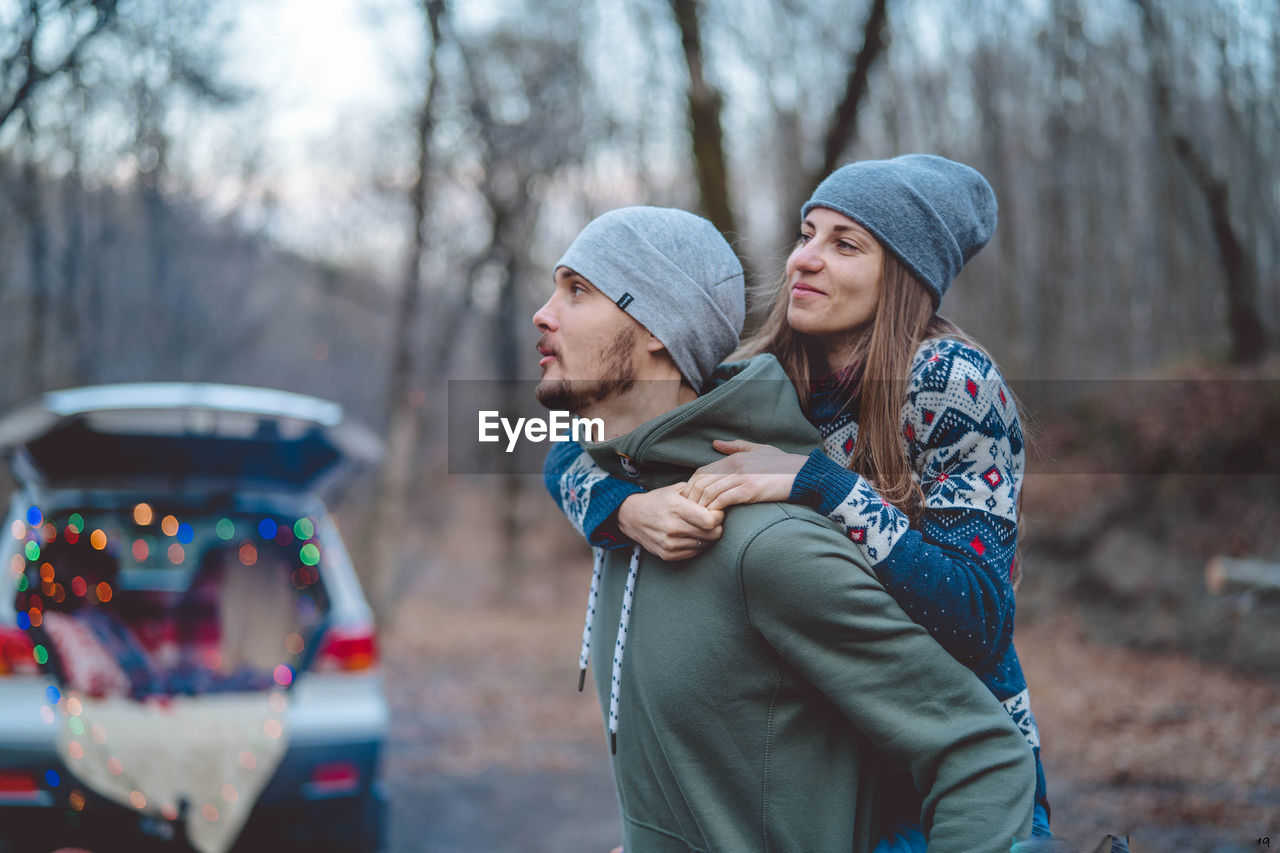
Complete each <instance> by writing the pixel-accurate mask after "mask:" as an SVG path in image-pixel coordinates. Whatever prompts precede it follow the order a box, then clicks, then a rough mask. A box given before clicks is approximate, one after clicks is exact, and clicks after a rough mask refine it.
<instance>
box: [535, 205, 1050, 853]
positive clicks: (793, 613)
mask: <svg viewBox="0 0 1280 853" xmlns="http://www.w3.org/2000/svg"><path fill="white" fill-rule="evenodd" d="M743 307H744V306H743V277H742V268H741V266H740V265H739V263H738V261H737V259H736V258H735V257H734V254H733V252H732V250H731V249H730V248H729V246H728V244H727V243H726V242H725V241H724V239H723V237H721V235H720V234H719V233H718V232H717V231H716V230H715V228H714V227H713V226H712V225H711V224H710V223H709V222H707V221H706V220H703V219H701V218H700V217H697V216H694V215H692V214H689V213H685V212H682V211H677V210H667V209H660V208H624V209H622V210H616V211H613V212H611V213H608V214H605V215H604V216H602V217H600V218H598V219H596V220H595V221H593V222H592V223H590V224H589V225H588V226H587V227H586V229H584V230H583V232H582V233H581V234H580V235H579V236H578V238H577V239H576V240H575V241H574V242H573V244H572V245H571V246H570V247H569V250H568V251H567V252H566V253H565V255H564V257H563V258H561V260H560V262H559V263H558V264H557V266H556V270H555V291H554V293H553V294H552V296H551V298H550V299H549V300H548V301H547V303H546V304H545V305H543V306H542V308H540V309H539V310H538V312H537V313H536V314H535V315H534V317H533V320H534V324H535V325H536V326H537V328H538V329H539V331H540V332H541V337H540V339H539V341H538V351H539V353H540V355H541V361H540V365H541V368H542V382H541V383H540V384H539V386H538V390H537V396H538V399H539V401H540V402H541V403H543V404H544V405H546V406H548V407H549V408H567V409H569V410H570V411H572V412H574V413H575V414H577V415H579V416H582V417H592V418H601V419H602V420H603V421H604V425H605V441H603V442H602V443H599V444H595V445H591V446H589V447H588V448H587V449H588V451H589V452H590V454H591V456H592V457H593V458H594V460H595V461H596V463H597V464H598V465H599V466H600V467H601V468H603V469H604V470H606V471H607V472H609V473H610V474H614V475H616V476H625V477H629V478H630V479H632V480H633V481H636V482H638V483H639V484H640V485H641V486H642V487H643V488H645V489H655V488H663V487H668V486H670V485H672V484H674V483H678V482H680V481H682V480H684V479H685V478H687V477H688V475H689V474H690V473H691V472H692V471H693V470H694V469H696V468H697V467H699V466H700V465H702V464H705V463H708V462H710V461H712V460H713V459H715V458H718V456H719V454H717V453H716V452H715V451H714V450H713V449H712V446H711V442H712V439H714V438H740V439H746V440H750V441H754V442H760V443H765V444H772V445H774V446H777V447H780V448H781V449H783V450H785V451H789V452H793V453H807V452H808V451H809V450H810V449H812V448H814V447H817V446H818V444H819V436H818V433H817V432H816V430H815V429H814V428H813V427H812V426H811V425H810V424H809V423H808V421H807V420H805V418H804V416H803V414H802V413H801V411H800V407H799V404H798V403H797V401H796V396H795V393H794V389H793V387H792V386H791V384H790V382H789V381H788V380H787V378H786V377H785V375H783V373H782V371H781V368H780V367H779V366H778V364H777V362H776V360H774V359H773V357H772V356H760V357H757V358H754V359H752V360H750V361H748V362H743V363H741V364H738V365H735V366H732V367H731V368H728V369H727V370H725V371H724V375H721V374H719V373H718V374H717V376H716V381H712V382H711V383H710V386H711V387H709V388H704V386H706V385H708V380H709V379H710V378H711V375H712V373H713V371H715V370H716V365H717V364H718V363H719V362H720V361H721V360H722V359H723V358H725V357H726V356H727V355H728V354H729V352H730V351H732V349H733V348H734V346H735V344H736V342H737V337H738V334H739V332H740V331H741V326H742V319H743V313H744V311H743ZM721 380H722V381H721ZM717 383H718V384H717ZM699 392H702V393H701V396H699ZM562 482H570V483H571V482H572V478H565V479H564V480H563V481H562ZM578 485H579V487H580V486H582V485H589V484H582V483H580V484H578ZM570 488H573V486H570ZM570 503H571V500H568V501H566V505H569V504H570ZM642 568H643V574H644V577H643V580H641V578H640V574H641V569H642ZM612 629H616V630H617V638H616V641H615V644H614V653H613V655H612V656H608V655H600V654H597V655H596V656H595V661H594V663H593V670H594V676H595V682H596V687H597V690H598V692H599V696H600V702H601V705H602V707H604V708H607V709H608V713H607V722H608V727H609V731H610V740H611V745H612V747H613V750H614V776H615V779H616V781H617V785H618V794H619V800H620V803H621V809H622V816H623V842H624V847H625V849H626V851H627V853H649V851H655V853H666V851H673V853H674V851H679V853H685V851H693V850H717V851H732V853H738V851H751V850H777V851H802V853H822V851H828V850H830V851H849V850H853V851H869V850H871V848H872V846H873V845H874V843H875V841H876V839H877V837H878V836H879V833H881V832H882V831H883V830H884V829H887V827H882V826H880V825H879V824H878V821H877V814H878V813H879V812H880V811H881V810H882V808H881V807H880V806H881V804H878V803H877V799H876V797H877V790H876V785H875V776H876V772H877V769H878V768H882V767H883V766H884V764H885V761H886V759H885V756H886V755H887V756H888V757H889V758H890V759H895V760H898V761H902V762H905V763H906V764H907V765H908V766H909V767H910V769H911V772H912V774H913V777H914V780H915V783H916V785H917V787H919V788H920V790H921V791H922V792H923V794H924V810H923V814H922V821H923V824H924V827H925V830H926V833H927V834H928V836H929V841H930V846H929V849H930V850H931V851H938V853H942V851H954V853H983V851H991V853H996V851H1006V850H1008V849H1009V846H1010V843H1011V842H1012V841H1013V839H1014V838H1015V837H1017V836H1025V835H1027V834H1028V832H1029V830H1030V826H1031V807H1032V795H1033V791H1034V787H1035V770H1034V764H1033V761H1032V758H1031V753H1030V752H1029V751H1028V750H1027V748H1026V744H1025V742H1024V741H1023V739H1022V736H1021V734H1020V733H1019V731H1018V729H1017V727H1016V726H1015V725H1014V724H1013V722H1012V721H1011V719H1010V718H1009V716H1008V714H1007V713H1005V712H1004V710H1003V709H1002V708H1001V707H1000V704H999V703H998V702H997V701H996V700H995V698H994V697H993V696H992V695H991V694H990V693H989V692H988V691H987V690H986V689H985V688H984V687H983V686H982V684H981V683H980V682H979V681H978V680H977V678H976V677H975V676H974V675H973V674H972V673H971V672H969V670H967V669H966V668H965V667H964V666H962V665H961V664H959V663H958V662H957V661H955V660H954V659H953V658H952V657H951V656H950V655H948V654H947V653H946V652H945V651H944V650H943V649H942V647H941V646H939V645H938V644H937V643H936V642H935V641H934V640H933V639H931V638H930V637H929V636H928V634H927V633H926V632H925V630H924V629H923V628H921V627H920V626H918V625H916V624H915V623H913V622H912V621H911V620H910V619H908V618H907V616H906V615H905V614H904V613H903V612H902V610H901V609H899V607H898V606H897V604H896V603H895V602H894V601H893V599H892V598H891V597H890V596H889V594H888V593H887V592H885V590H884V588H883V587H882V586H881V585H880V583H879V582H878V581H877V580H876V577H875V574H874V572H873V571H872V570H871V569H870V568H869V567H868V566H867V564H866V563H865V561H863V559H862V558H861V557H860V556H859V555H858V553H857V552H856V550H855V549H854V548H851V547H849V544H848V543H847V542H846V541H845V540H844V537H843V535H842V534H841V533H840V532H839V531H838V529H837V528H836V526H835V525H834V524H833V523H832V522H830V521H829V520H827V519H826V518H823V517H821V516H819V515H818V514H817V513H815V512H812V511H810V510H809V509H807V508H804V507H798V506H791V505H787V504H751V505H745V506H739V507H734V508H732V509H731V510H730V511H729V512H728V513H727V514H726V515H725V516H724V519H723V536H722V538H721V539H720V540H719V541H718V542H716V543H714V544H713V545H711V546H708V547H706V548H705V549H702V550H701V551H700V552H699V553H698V555H697V556H695V557H693V558H692V559H691V560H688V561H686V562H683V563H681V564H679V565H678V566H667V565H665V564H664V563H663V562H662V561H661V560H659V559H658V558H657V557H654V556H653V555H650V554H646V553H643V552H642V551H640V549H639V548H635V549H633V550H632V551H631V552H630V553H628V552H627V551H625V550H623V551H610V552H607V554H606V553H605V552H597V566H596V575H595V578H594V579H593V583H592V597H591V603H590V605H589V606H588V624H587V629H586V630H585V631H584V644H583V645H584V648H583V661H582V663H583V665H584V666H585V664H586V656H587V652H588V650H589V648H590V639H591V636H592V635H595V636H599V635H601V634H602V633H604V632H606V631H610V630H612Z"/></svg>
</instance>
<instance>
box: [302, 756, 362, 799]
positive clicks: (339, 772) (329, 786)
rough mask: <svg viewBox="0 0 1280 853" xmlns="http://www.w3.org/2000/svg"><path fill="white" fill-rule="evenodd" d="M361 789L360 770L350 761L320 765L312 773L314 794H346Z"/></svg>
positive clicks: (312, 790)
mask: <svg viewBox="0 0 1280 853" xmlns="http://www.w3.org/2000/svg"><path fill="white" fill-rule="evenodd" d="M359 787H360V770H359V769H358V768H357V767H356V766H355V765H354V764H352V763H351V762H350V761H338V762H334V763H331V764H319V765H317V766H316V768H315V769H314V770H312V771H311V792H312V793H313V794H345V793H348V792H350V791H354V790H356V789H357V788H359Z"/></svg>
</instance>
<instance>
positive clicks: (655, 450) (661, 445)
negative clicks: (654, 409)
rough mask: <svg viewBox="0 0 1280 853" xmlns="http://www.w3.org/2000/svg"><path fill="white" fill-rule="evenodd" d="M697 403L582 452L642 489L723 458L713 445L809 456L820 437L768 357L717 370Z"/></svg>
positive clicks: (819, 443)
mask: <svg viewBox="0 0 1280 853" xmlns="http://www.w3.org/2000/svg"><path fill="white" fill-rule="evenodd" d="M709 387H710V390H708V391H707V392H706V393H705V394H703V395H702V396H701V397H698V398H697V399H696V400H694V401H692V402H690V403H686V404H685V405H683V406H678V407H676V408H674V409H672V410H671V411H669V412H667V413H665V414H663V415H660V416H658V417H656V418H654V419H652V420H650V421H646V422H645V423H643V424H641V425H640V426H638V427H636V428H635V429H633V430H632V431H631V432H628V433H626V434H625V435H621V436H618V437H617V438H614V439H610V440H609V441H603V442H600V443H598V444H586V445H584V448H585V449H586V451H587V452H588V453H589V454H590V455H591V457H592V458H593V459H594V460H595V461H596V464H598V465H599V466H600V467H601V468H603V469H604V470H605V471H608V472H609V473H610V474H613V475H614V476H617V477H622V478H624V479H627V480H630V481H632V482H634V483H638V484H640V485H641V486H643V487H644V488H645V489H646V490H650V489H656V488H661V487H662V486H667V485H670V484H672V483H678V482H680V481H681V480H684V479H686V478H687V477H688V476H689V474H690V473H692V472H693V470H694V469H696V468H698V467H700V466H702V465H706V464H707V463H709V462H714V461H716V460H717V459H723V458H724V454H722V453H720V452H718V451H717V450H716V449H715V448H713V447H712V446H711V442H712V441H713V440H714V439H717V438H719V439H725V440H733V439H744V440H747V441H753V442H756V443H758V444H771V445H773V446H774V447H777V448H778V449H779V450H782V451H784V452H787V453H797V454H802V455H804V454H808V453H809V452H810V451H811V450H813V449H814V448H816V447H821V446H822V436H821V435H820V434H819V433H818V430H817V428H816V427H814V426H813V424H811V423H809V421H808V420H807V419H806V418H805V416H804V412H802V411H801V410H800V402H799V400H798V399H797V397H796V391H795V385H793V384H792V382H791V380H790V379H788V378H787V376H786V374H785V373H783V371H782V366H781V365H780V364H778V360H777V359H776V358H774V357H773V356H772V355H768V354H764V355H758V356H755V357H754V358H751V359H748V360H747V361H737V362H729V363H726V364H722V365H721V366H720V367H718V368H717V369H716V372H715V373H714V374H713V375H712V377H711V381H710V383H709Z"/></svg>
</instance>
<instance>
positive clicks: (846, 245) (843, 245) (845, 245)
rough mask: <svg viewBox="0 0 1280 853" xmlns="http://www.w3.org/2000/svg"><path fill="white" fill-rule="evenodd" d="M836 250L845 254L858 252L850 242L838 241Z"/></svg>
mask: <svg viewBox="0 0 1280 853" xmlns="http://www.w3.org/2000/svg"><path fill="white" fill-rule="evenodd" d="M836 248H838V249H840V250H841V251H844V252H856V251H857V250H858V247H857V246H855V245H854V244H853V243H850V242H849V241H848V240H840V241H838V242H837V243H836Z"/></svg>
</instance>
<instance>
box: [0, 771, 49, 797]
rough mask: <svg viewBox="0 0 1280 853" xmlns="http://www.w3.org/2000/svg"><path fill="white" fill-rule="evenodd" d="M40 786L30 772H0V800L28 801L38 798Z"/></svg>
mask: <svg viewBox="0 0 1280 853" xmlns="http://www.w3.org/2000/svg"><path fill="white" fill-rule="evenodd" d="M39 794H40V785H39V783H38V782H37V781H36V774H35V773H33V772H32V771H30V770H0V800H30V799H34V798H35V797H37V796H39Z"/></svg>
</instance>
